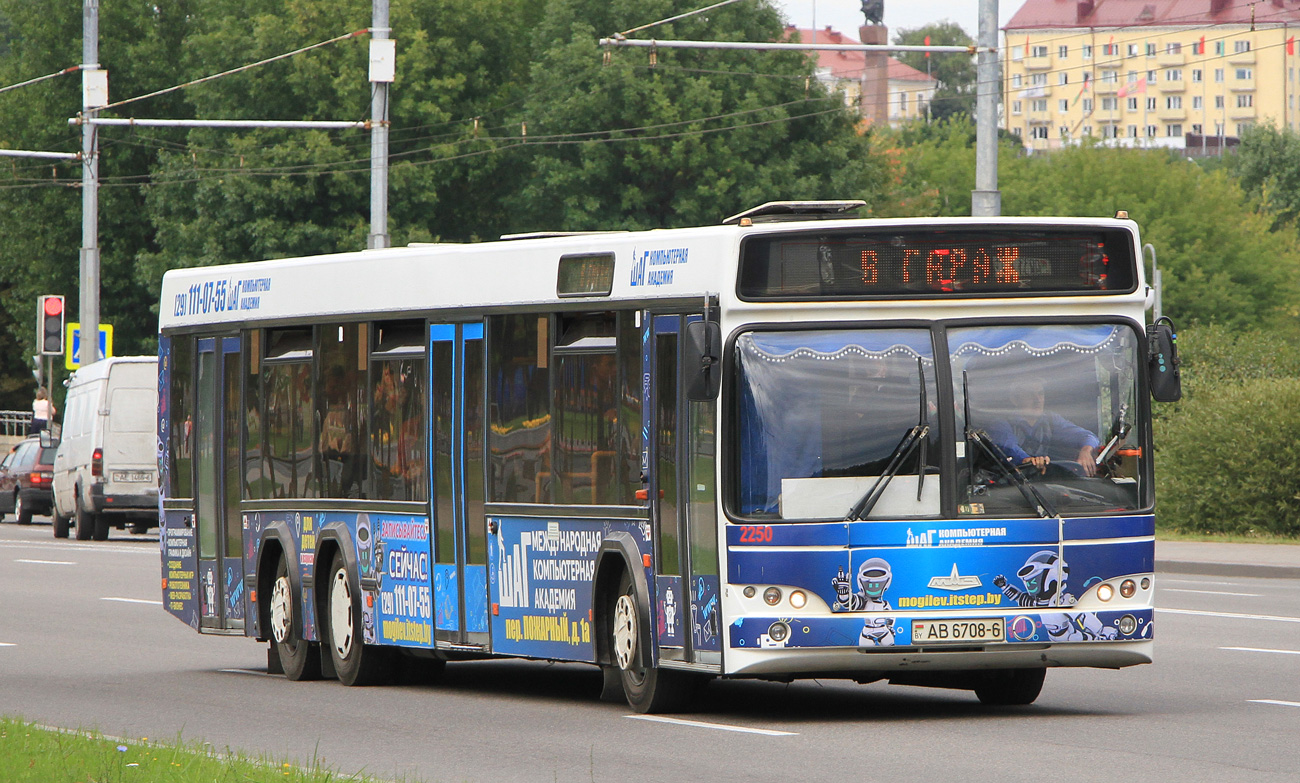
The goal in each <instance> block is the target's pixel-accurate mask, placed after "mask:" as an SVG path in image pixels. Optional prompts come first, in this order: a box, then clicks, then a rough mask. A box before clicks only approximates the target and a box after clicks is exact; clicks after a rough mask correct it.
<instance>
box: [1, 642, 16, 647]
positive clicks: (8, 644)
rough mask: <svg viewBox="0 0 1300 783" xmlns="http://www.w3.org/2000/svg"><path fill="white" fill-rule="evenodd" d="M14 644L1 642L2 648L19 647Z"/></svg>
mask: <svg viewBox="0 0 1300 783" xmlns="http://www.w3.org/2000/svg"><path fill="white" fill-rule="evenodd" d="M17 646H18V645H16V644H14V643H13V642H0V647H17Z"/></svg>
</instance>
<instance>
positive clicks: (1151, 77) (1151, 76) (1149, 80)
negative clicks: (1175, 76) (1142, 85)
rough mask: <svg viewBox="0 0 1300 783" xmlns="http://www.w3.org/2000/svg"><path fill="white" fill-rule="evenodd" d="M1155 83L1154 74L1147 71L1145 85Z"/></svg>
mask: <svg viewBox="0 0 1300 783" xmlns="http://www.w3.org/2000/svg"><path fill="white" fill-rule="evenodd" d="M1155 83H1156V72H1155V71H1147V84H1155Z"/></svg>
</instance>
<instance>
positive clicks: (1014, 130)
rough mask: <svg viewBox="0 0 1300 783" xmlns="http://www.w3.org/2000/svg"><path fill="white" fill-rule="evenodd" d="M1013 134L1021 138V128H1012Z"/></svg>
mask: <svg viewBox="0 0 1300 783" xmlns="http://www.w3.org/2000/svg"><path fill="white" fill-rule="evenodd" d="M1011 133H1012V134H1013V135H1015V136H1019V135H1020V126H1016V127H1014V128H1012V129H1011Z"/></svg>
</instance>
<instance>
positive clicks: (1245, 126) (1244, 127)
mask: <svg viewBox="0 0 1300 783" xmlns="http://www.w3.org/2000/svg"><path fill="white" fill-rule="evenodd" d="M1253 127H1255V123H1253V122H1239V123H1237V135H1238V136H1245V135H1246V134H1247V133H1248V132H1250V129H1251V128H1253Z"/></svg>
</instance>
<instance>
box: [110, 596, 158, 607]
mask: <svg viewBox="0 0 1300 783" xmlns="http://www.w3.org/2000/svg"><path fill="white" fill-rule="evenodd" d="M100 600H101V601H120V602H121V603H124V604H152V605H154V606H162V605H163V602H162V601H148V600H145V599H144V598H118V597H116V596H105V597H103V598H101V599H100Z"/></svg>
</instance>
